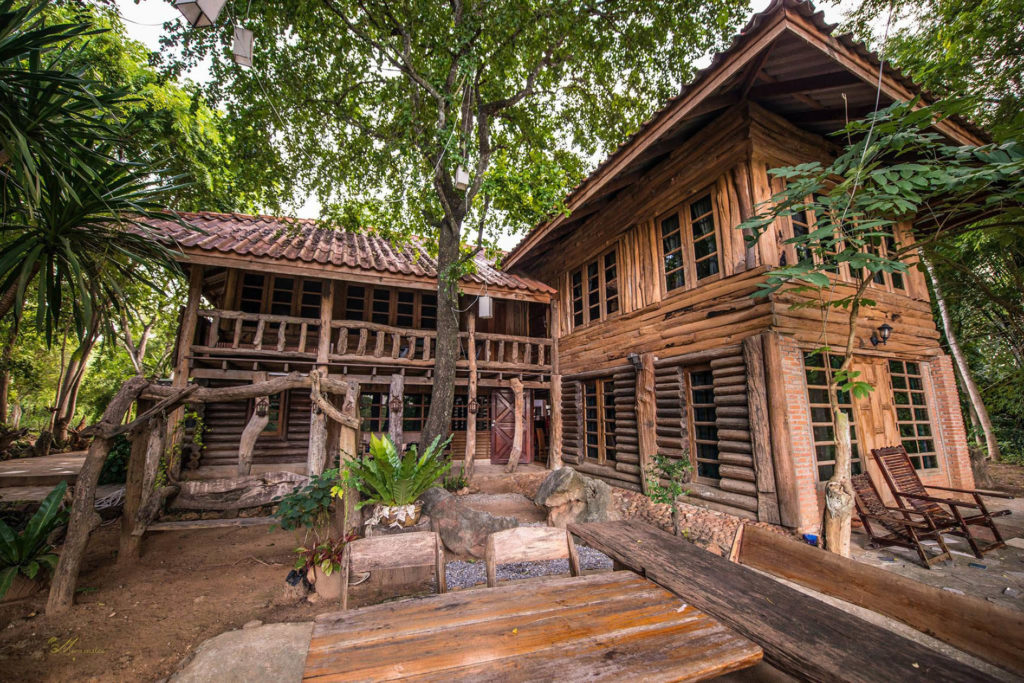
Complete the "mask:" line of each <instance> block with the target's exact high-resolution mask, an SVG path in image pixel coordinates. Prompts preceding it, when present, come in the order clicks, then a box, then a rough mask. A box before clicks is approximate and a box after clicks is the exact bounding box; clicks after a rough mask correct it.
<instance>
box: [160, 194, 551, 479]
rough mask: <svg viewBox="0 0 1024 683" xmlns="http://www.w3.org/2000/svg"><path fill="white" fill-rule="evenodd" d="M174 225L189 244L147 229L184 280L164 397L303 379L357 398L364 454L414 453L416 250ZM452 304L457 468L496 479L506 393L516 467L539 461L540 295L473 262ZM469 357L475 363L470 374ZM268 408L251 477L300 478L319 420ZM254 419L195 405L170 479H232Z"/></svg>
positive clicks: (223, 222)
mask: <svg viewBox="0 0 1024 683" xmlns="http://www.w3.org/2000/svg"><path fill="white" fill-rule="evenodd" d="M181 217H182V219H183V220H184V222H185V223H187V224H189V225H190V226H191V227H193V228H195V229H196V230H187V229H185V228H184V227H182V226H181V225H177V224H175V223H171V222H167V223H165V224H163V225H162V226H160V227H161V228H162V230H163V231H164V232H165V233H166V234H167V235H168V236H170V237H172V238H173V239H174V240H175V241H176V242H177V244H178V248H179V249H180V253H181V260H182V262H183V264H184V265H185V267H186V268H187V270H188V272H189V279H190V291H189V296H188V302H187V305H186V308H185V310H184V312H183V314H182V320H181V325H180V330H179V334H178V353H177V358H178V367H177V368H176V371H175V381H181V382H183V381H185V380H186V379H187V378H189V377H191V378H193V379H195V380H196V381H198V382H199V383H201V384H205V385H208V386H229V385H235V384H241V383H248V382H253V381H258V380H261V379H266V378H268V377H272V376H274V375H276V374H281V373H288V372H300V373H303V374H305V373H308V372H310V371H311V370H314V369H317V370H320V371H322V372H327V373H329V374H331V375H339V376H343V377H344V378H345V379H347V380H352V381H355V382H358V384H359V387H360V395H359V412H360V416H361V419H362V434H363V440H364V446H365V443H366V442H367V441H368V440H369V435H370V434H372V433H376V434H381V433H390V434H391V435H392V436H393V437H394V438H396V440H398V441H401V442H403V443H405V444H411V443H416V442H418V441H419V435H420V430H421V429H422V427H423V423H424V420H425V419H426V416H427V411H428V410H429V408H430V391H431V384H432V382H433V381H434V380H433V367H434V356H433V350H434V348H435V342H434V339H435V336H436V333H435V328H436V325H437V315H438V311H437V298H436V288H437V280H436V272H435V271H434V261H433V260H432V259H431V257H430V256H429V255H428V254H427V253H426V252H425V251H424V250H422V249H419V248H417V247H416V246H414V245H406V246H405V247H395V246H393V245H391V244H390V243H389V242H387V241H386V240H384V239H381V238H379V237H376V236H373V235H364V234H360V235H356V234H348V233H342V232H334V231H329V230H322V229H318V228H317V226H316V224H315V222H313V221H309V220H293V219H278V218H272V217H268V216H243V215H237V214H219V213H186V214H182V216H181ZM462 290H463V292H464V294H463V302H462V304H460V307H461V308H462V309H464V312H463V313H462V314H461V316H460V317H461V329H463V330H465V331H464V332H462V333H461V334H460V340H461V346H462V350H461V357H460V359H459V360H458V364H457V375H458V377H457V380H456V385H457V387H456V397H455V407H454V409H453V414H452V428H453V432H454V438H453V452H454V454H455V457H462V454H463V453H465V452H470V453H474V454H475V456H476V457H478V458H481V459H486V460H490V461H492V462H495V463H500V462H506V461H507V460H508V457H509V452H510V450H511V446H512V441H513V434H514V425H515V416H514V414H513V406H514V405H515V401H514V398H513V393H512V388H511V380H512V378H516V379H518V380H520V381H521V383H522V387H523V393H524V406H526V407H527V408H528V409H524V415H523V417H522V420H521V423H522V424H523V431H524V439H523V444H524V446H523V454H522V460H521V461H522V462H527V463H528V462H531V461H535V460H544V459H545V458H546V447H545V444H546V439H545V437H544V434H545V430H546V428H547V426H546V414H547V410H546V405H547V399H548V395H547V392H548V389H549V386H550V380H551V363H552V350H551V337H550V333H549V316H550V310H551V309H550V301H551V297H552V295H553V293H554V290H552V289H551V288H550V287H549V286H547V285H545V284H543V283H541V282H538V281H536V280H532V279H529V278H525V277H520V276H516V275H510V274H508V273H505V272H502V271H499V270H496V269H495V268H494V267H493V265H492V264H490V263H488V262H487V261H486V260H485V259H484V257H483V256H482V255H481V256H478V257H477V263H476V272H475V273H473V274H472V275H469V276H467V277H465V278H464V279H463V282H462ZM485 296H486V297H490V300H491V301H492V302H493V304H492V306H491V313H490V315H489V316H488V317H486V318H484V317H483V316H479V317H478V316H477V310H478V308H479V306H478V305H476V302H477V300H478V298H482V297H485ZM470 348H475V349H476V353H475V357H474V358H473V359H470V357H469V353H468V349H470ZM471 375H473V376H475V378H476V381H475V382H474V383H472V384H473V386H470V384H471V382H470V379H469V378H470V376H471ZM268 404H269V405H266V406H265V407H262V408H263V409H265V410H266V411H267V412H268V413H269V420H268V422H267V425H266V426H265V427H264V428H263V430H262V432H261V433H260V434H259V436H258V438H257V439H256V441H255V445H254V449H253V452H252V454H251V456H252V471H255V472H260V471H268V470H295V471H300V472H301V471H305V469H306V465H307V458H308V455H309V453H310V451H311V450H315V449H311V448H310V446H311V444H314V445H316V444H317V442H318V441H320V442H322V441H323V439H324V432H323V431H322V430H323V429H324V428H325V427H324V425H323V422H324V418H323V416H322V415H320V413H319V410H313V406H312V405H311V401H310V396H309V392H308V391H290V392H285V393H283V394H279V395H276V396H271V397H269V401H268ZM256 408H257V406H256V401H249V402H248V403H245V402H232V403H221V404H217V403H214V404H208V405H206V406H205V407H204V409H203V410H204V412H203V414H202V415H201V416H199V417H200V419H201V423H202V425H203V433H202V437H201V439H199V441H200V442H201V448H191V449H187V450H188V457H186V458H184V462H183V463H182V465H183V472H184V475H185V476H193V477H216V476H223V475H227V474H234V472H235V469H236V465H237V463H238V462H239V448H240V447H239V443H240V439H241V436H242V432H243V430H244V428H245V426H246V424H247V423H248V422H249V420H250V418H251V416H252V415H253V412H254V411H255V410H256ZM535 417H536V419H534V418H535ZM318 422H319V423H320V424H319V425H318ZM189 424H190V425H191V424H192V421H190V422H189ZM318 429H319V431H318ZM467 438H472V439H473V443H474V447H473V448H471V449H467V448H466V441H467ZM424 445H425V444H424Z"/></svg>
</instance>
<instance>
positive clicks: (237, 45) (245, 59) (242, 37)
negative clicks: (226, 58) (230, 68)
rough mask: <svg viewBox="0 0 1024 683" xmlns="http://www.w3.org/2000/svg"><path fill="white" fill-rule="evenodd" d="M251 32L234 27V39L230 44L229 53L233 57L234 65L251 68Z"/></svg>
mask: <svg viewBox="0 0 1024 683" xmlns="http://www.w3.org/2000/svg"><path fill="white" fill-rule="evenodd" d="M252 43H253V35H252V31H250V30H249V29H247V28H242V27H240V26H236V27H235V37H234V40H232V42H231V52H232V53H234V56H235V64H238V65H240V66H252Z"/></svg>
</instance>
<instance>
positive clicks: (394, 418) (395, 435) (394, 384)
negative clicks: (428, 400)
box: [388, 374, 405, 453]
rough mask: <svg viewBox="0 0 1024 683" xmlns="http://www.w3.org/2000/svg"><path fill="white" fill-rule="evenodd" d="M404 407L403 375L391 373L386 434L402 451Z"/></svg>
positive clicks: (397, 448)
mask: <svg viewBox="0 0 1024 683" xmlns="http://www.w3.org/2000/svg"><path fill="white" fill-rule="evenodd" d="M404 409H405V376H404V375H399V374H394V375H391V388H390V389H389V390H388V436H390V437H391V441H393V442H394V444H395V449H396V450H397V451H398V452H399V453H401V452H402V413H403V411H404Z"/></svg>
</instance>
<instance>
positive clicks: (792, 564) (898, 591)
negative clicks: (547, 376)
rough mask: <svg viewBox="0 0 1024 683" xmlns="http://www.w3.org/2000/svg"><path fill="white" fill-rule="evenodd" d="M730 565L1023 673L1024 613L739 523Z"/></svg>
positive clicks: (1019, 673)
mask: <svg viewBox="0 0 1024 683" xmlns="http://www.w3.org/2000/svg"><path fill="white" fill-rule="evenodd" d="M740 528H741V529H743V535H742V537H741V538H740V542H739V546H740V547H739V553H738V559H737V561H738V562H739V563H740V564H743V565H746V566H748V567H753V568H754V569H758V570H760V571H764V572H768V573H769V574H773V575H775V576H778V577H780V578H783V579H786V580H787V581H792V582H794V583H798V584H800V585H801V586H806V587H808V588H811V589H812V590H816V591H818V592H820V593H824V594H826V595H831V596H833V597H836V598H839V599H840V600H845V601H846V602H852V603H853V604H855V605H859V606H861V607H864V608H865V609H869V610H871V611H872V612H878V613H879V614H884V615H885V616H887V617H892V618H893V619H896V620H897V621H902V622H903V623H904V624H907V625H908V626H910V627H911V628H915V629H917V630H918V631H922V632H924V633H927V634H928V635H930V636H932V637H934V638H938V639H939V640H941V641H943V642H946V643H949V644H950V645H952V646H954V647H957V648H960V649H961V650H964V651H965V652H969V653H971V654H973V655H976V656H978V657H980V658H982V659H984V660H986V661H988V662H991V663H992V664H995V665H996V666H999V667H1003V668H1005V669H1009V670H1010V671H1013V672H1015V673H1017V674H1018V675H1024V658H1022V656H1021V654H1022V653H1024V613H1022V612H1019V611H1017V610H1010V609H1007V608H1005V607H999V606H998V605H993V604H991V603H988V602H986V601H984V600H981V599H979V598H976V597H973V596H969V595H958V594H956V593H950V592H949V591H945V590H942V589H940V588H935V587H934V586H929V585H928V584H926V583H921V582H920V581H914V580H912V579H908V578H906V577H904V576H901V575H899V574H897V573H895V572H891V571H887V570H884V569H879V568H877V567H872V566H871V565H867V564H864V563H862V562H857V561H854V560H850V559H847V558H845V557H840V556H839V555H836V554H835V553H829V552H824V551H822V550H820V549H818V548H813V547H811V546H809V545H807V544H806V543H800V542H799V541H794V540H792V539H789V538H783V537H781V536H779V535H778V534H775V533H772V532H770V531H768V530H766V529H762V528H760V527H756V526H753V525H743V526H741V527H740Z"/></svg>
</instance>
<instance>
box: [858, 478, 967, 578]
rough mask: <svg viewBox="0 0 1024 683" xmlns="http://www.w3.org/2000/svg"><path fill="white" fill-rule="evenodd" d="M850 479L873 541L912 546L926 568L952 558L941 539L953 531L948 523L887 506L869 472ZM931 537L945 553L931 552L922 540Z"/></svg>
mask: <svg viewBox="0 0 1024 683" xmlns="http://www.w3.org/2000/svg"><path fill="white" fill-rule="evenodd" d="M850 481H851V482H852V483H853V491H854V493H856V498H854V503H855V505H856V508H857V516H858V517H860V521H861V524H863V525H864V531H866V532H867V534H868V537H869V538H870V539H871V542H872V543H874V544H876V545H881V546H899V547H901V548H909V549H911V550H913V551H915V552H917V556H918V557H920V558H921V562H922V564H924V567H925V569H931V568H932V564H934V563H935V562H944V561H946V560H949V561H950V562H952V561H953V556H952V555H950V553H949V548H947V547H946V542H945V541H943V540H942V534H944V533H950V528H949V527H948V526H947V527H942V526H939V525H938V524H936V523H935V520H934V519H932V517H931V515H929V514H928V513H927V512H918V511H916V510H912V509H907V508H904V507H891V506H887V505H886V504H885V503H884V502H882V497H881V496H880V495H878V489H876V488H875V483H874V482H873V481H871V477H869V476H868V475H866V474H855V475H853V477H851V478H850ZM879 527H881V528H882V529H884V531H882V529H879ZM885 532H888V533H885ZM928 540H932V541H935V542H936V543H938V544H939V548H940V549H941V550H942V552H940V553H939V554H937V555H929V554H928V553H927V552H926V551H925V549H924V545H923V544H922V541H928Z"/></svg>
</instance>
